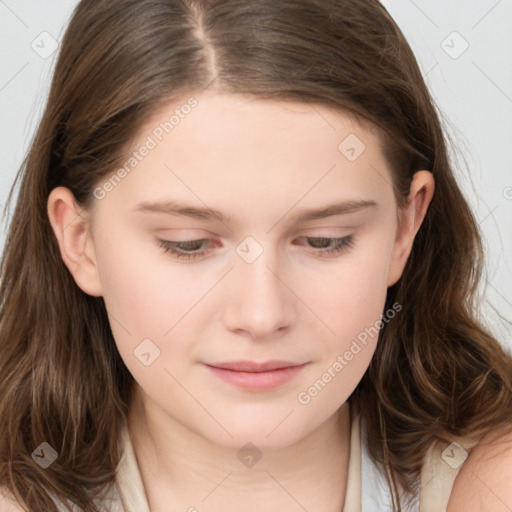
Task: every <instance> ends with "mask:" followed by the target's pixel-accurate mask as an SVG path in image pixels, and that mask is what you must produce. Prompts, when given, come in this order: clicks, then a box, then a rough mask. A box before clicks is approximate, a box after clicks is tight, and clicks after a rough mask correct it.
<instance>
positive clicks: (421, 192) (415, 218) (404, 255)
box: [387, 171, 435, 287]
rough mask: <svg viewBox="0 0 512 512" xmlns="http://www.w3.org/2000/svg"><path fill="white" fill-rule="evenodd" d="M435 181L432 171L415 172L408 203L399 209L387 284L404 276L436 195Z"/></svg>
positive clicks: (389, 284)
mask: <svg viewBox="0 0 512 512" xmlns="http://www.w3.org/2000/svg"><path fill="white" fill-rule="evenodd" d="M434 188H435V182H434V177H433V175H432V173H431V172H430V171H418V172H416V173H415V174H414V176H413V179H412V182H411V186H410V191H409V196H408V201H407V205H406V206H405V207H404V208H403V209H402V210H400V211H399V214H398V215H399V216H398V226H397V231H396V237H395V242H394V246H393V252H392V255H391V261H390V267H389V273H388V283H387V286H388V287H389V286H392V285H394V284H395V283H396V282H397V281H398V280H399V279H400V277H401V276H402V273H403V271H404V268H405V265H406V264H407V260H408V259H409V255H410V253H411V250H412V246H413V242H414V238H415V236H416V233H417V232H418V230H419V229H420V226H421V224H422V223H423V220H424V219H425V215H426V213H427V209H428V206H429V204H430V202H431V200H432V197H433V195H434Z"/></svg>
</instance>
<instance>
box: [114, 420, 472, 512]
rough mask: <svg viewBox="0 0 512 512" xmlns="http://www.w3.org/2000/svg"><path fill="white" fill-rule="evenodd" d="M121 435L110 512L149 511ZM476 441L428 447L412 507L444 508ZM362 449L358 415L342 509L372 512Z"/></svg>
mask: <svg viewBox="0 0 512 512" xmlns="http://www.w3.org/2000/svg"><path fill="white" fill-rule="evenodd" d="M121 435H122V438H123V442H124V446H125V451H124V454H123V456H122V458H121V460H120V461H119V466H118V471H117V478H116V484H117V488H114V491H113V493H114V494H113V495H112V496H110V498H107V500H108V501H109V502H114V503H113V504H115V506H114V507H112V508H111V510H112V511H113V512H114V511H116V512H150V510H149V505H148V502H147V498H146V493H145V490H144V485H143V482H142V478H141V475H140V472H139V467H138V464H137V459H136V456H135V452H134V450H133V446H132V443H131V441H130V436H129V433H128V429H127V428H125V429H124V430H123V432H122V434H121ZM475 444H476V443H474V442H472V441H468V442H465V441H464V440H462V441H459V443H458V445H454V444H453V443H452V444H450V445H448V443H436V444H435V445H432V446H431V447H430V449H429V451H428V452H427V455H426V457H425V462H424V465H423V468H422V471H421V484H420V500H419V508H415V510H419V512H445V511H446V506H447V504H448V500H449V498H450V493H451V489H452V486H453V482H454V480H455V477H456V476H457V474H458V472H459V470H460V466H461V465H462V462H463V458H464V457H463V456H464V454H465V452H464V450H466V451H467V452H469V451H470V449H471V448H472V447H473V446H474V445H475ZM461 447H462V448H463V449H464V450H462V448H461ZM362 450H365V447H363V446H362V445H361V422H360V418H359V417H358V418H355V419H353V421H352V424H351V437H350V457H349V466H348V481H347V492H346V496H345V505H344V507H343V510H342V512H374V511H373V510H362V508H361V506H362V501H363V500H362V496H361V490H362V478H361V467H362V464H361V461H362ZM443 452H444V454H443ZM461 455H462V457H461Z"/></svg>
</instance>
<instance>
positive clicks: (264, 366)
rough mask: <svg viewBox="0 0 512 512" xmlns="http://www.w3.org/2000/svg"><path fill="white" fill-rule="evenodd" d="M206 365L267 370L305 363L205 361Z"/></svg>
mask: <svg viewBox="0 0 512 512" xmlns="http://www.w3.org/2000/svg"><path fill="white" fill-rule="evenodd" d="M207 364H208V366H214V367H216V368H222V369H225V370H233V371H238V372H254V373H260V372H268V371H271V370H277V369H279V368H290V367H292V366H302V365H303V364H306V363H296V362H294V361H277V360H273V361H264V362H261V363H258V362H256V361H226V362H221V363H207Z"/></svg>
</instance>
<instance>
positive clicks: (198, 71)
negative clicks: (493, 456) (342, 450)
mask: <svg viewBox="0 0 512 512" xmlns="http://www.w3.org/2000/svg"><path fill="white" fill-rule="evenodd" d="M206 87H208V88H209V89H211V90H214V91H221V92H229V93H248V94H253V95H255V96H257V97H260V98H271V99H281V100H283V101H284V100H299V101H303V102H310V103H312V104H314V103H318V104H327V105H330V106H331V107H333V108H338V109H341V110H344V111H346V112H350V113H353V114H355V115H356V116H358V118H359V119H360V120H362V121H364V122H365V123H368V125H369V126H372V127H375V129H377V130H378V132H379V134H380V137H381V138H380V140H381V142H382V149H383V151H384V154H385V156H386V158H387V161H388V163H389V166H390V169H392V171H393V187H394V191H395V197H396V201H397V204H398V205H399V206H403V205H404V204H405V203H406V199H407V195H408V192H409V185H410V182H411V178H412V175H413V173H414V172H415V171H417V170H420V169H426V170H429V171H431V172H432V173H433V176H434V178H435V194H434V197H433V199H432V202H431V204H430V206H429V209H428V211H427V215H426V217H425V219H424V222H423V224H422V226H421V227H420V230H419V232H418V234H417V236H416V239H415V241H414V245H413V248H412V252H411V255H410V257H409V260H408V262H407V266H406V268H405V270H404V273H403V275H402V277H401V278H400V279H399V281H398V282H397V283H396V284H395V285H393V286H391V287H390V288H388V295H387V299H386V310H387V309H389V308H390V307H391V305H392V304H394V303H395V302H398V303H399V304H401V305H402V310H401V311H400V313H399V314H398V315H397V316H396V317H395V318H394V319H393V321H390V322H388V323H387V324H386V325H384V326H383V328H382V329H381V332H380V337H379V342H378V344H377V349H376V352H375V355H374V357H373V359H372V361H371V364H370V366H369V368H368V371H367V372H366V373H365V375H364V377H363V378H362V380H361V381H360V383H359V384H358V386H357V388H356V389H355V391H354V393H353V394H352V395H351V396H350V398H349V402H350V404H351V410H353V411H354V412H355V413H357V414H361V415H362V417H363V418H364V421H365V424H366V428H367V432H368V449H369V453H370V455H371V456H372V458H373V459H374V460H375V461H378V462H380V463H382V464H384V465H385V467H387V468H388V469H390V470H392V471H391V473H390V474H391V478H389V480H388V482H389V485H390V488H391V489H392V491H393V496H395V497H396V496H397V495H398V494H397V485H396V484H397V481H398V482H400V484H401V485H402V486H403V487H404V488H405V489H406V490H408V491H410V490H412V488H413V484H414V483H415V482H417V478H418V475H419V471H420V468H421V464H422V461H423V457H424V455H425V453H426V451H427V449H428V447H429V446H430V445H431V443H432V442H433V441H436V440H448V441H451V440H453V439H454V438H456V437H458V436H472V437H475V438H477V437H479V436H481V435H483V434H485V433H486V432H489V431H491V430H495V429H498V428H504V427H507V426H508V427H509V428H510V425H512V360H511V357H510V355H509V354H507V353H506V352H505V351H504V350H503V348H502V346H501V345H500V343H499V342H498V341H497V340H496V339H495V338H494V337H493V336H492V335H491V334H490V333H489V332H488V331H487V330H486V328H485V327H484V326H483V324H482V323H481V321H479V320H478V310H477V306H478V304H476V300H475V297H476V290H477V285H478V283H479V280H480V279H481V274H482V269H483V251H482V242H481V234H480V233H479V230H478V225H477V223H476V222H475V218H474V216H473V214H472V212H471V211H470V208H469V206H468V203H467V201H466V199H465V198H464V196H463V194H462V193H461V190H460V189H459V186H458V185H457V183H456V181H455V178H454V173H453V165H452V163H451V162H450V161H449V157H448V154H447V145H446V141H447V136H446V135H445V133H444V130H443V127H442V124H441V122H440V116H439V114H438V111H437V107H436V105H435V104H434V101H433V99H432V97H431V96H430V94H429V91H428V89H427V86H426V84H425V82H424V80H423V77H422V74H421V72H420V70H419V67H418V64H417V62H416V60H415V57H414V55H413V53H412V51H411V49H410V47H409V45H408V44H407V42H406V40H405V38H404V36H403V34H402V32H401V31H400V29H399V28H398V26H397V25H396V23H395V22H394V21H393V19H392V18H391V17H390V15H389V14H388V12H387V11H386V10H385V8H384V7H383V6H382V5H381V4H380V3H379V2H378V1H377V0H280V1H278V2H276V1H274V0H255V1H251V2H247V1H245V0H195V1H194V0H82V1H81V2H80V3H79V4H78V6H77V7H76V9H75V11H74V13H73V16H72V19H71V21H70V23H69V25H68V28H67V31H66V33H65V36H64V39H63V41H62V44H61V49H60V54H59V56H58V60H57V62H56V67H55V71H54V74H53V78H52V83H51V89H50V94H49V98H48V101H47V104H46V108H45V110H44V114H43V116H42V120H41V122H40V125H39V127H38V130H37V132H36V134H35V136H34V139H33V141H32V144H31V147H30V150H29V152H28V154H27V156H26V158H25V160H24V162H23V164H22V166H21V168H20V170H19V172H18V175H17V177H16V181H15V183H14V185H13V188H12V189H11V193H10V195H9V203H10V202H11V201H12V198H13V196H14V191H15V187H16V185H17V184H18V182H19V192H18V197H17V200H16V208H15V210H14V215H13V218H12V220H11V222H10V227H9V231H8V235H7V238H6V244H5V249H4V253H3V258H2V266H1V279H2V281H1V286H0V307H1V310H0V375H1V380H0V397H1V402H0V432H1V434H0V485H1V486H5V487H6V488H7V489H8V490H9V491H10V492H11V493H13V494H14V495H15V496H16V498H17V499H18V501H20V503H25V504H26V506H27V507H28V509H29V510H30V511H33V512H39V511H41V510H45V511H57V509H56V506H55V503H54V501H53V500H52V497H51V495H53V496H54V497H56V498H57V499H58V500H61V501H62V502H66V501H68V500H69V501H70V502H73V503H75V504H77V505H78V506H79V507H80V508H81V509H83V510H84V511H86V512H96V511H97V507H96V506H95V505H94V504H93V497H94V495H95V493H97V492H99V491H100V490H101V489H103V488H105V486H109V485H111V484H112V483H113V482H114V479H115V470H116V465H117V463H118V461H119V457H120V453H121V446H120V443H119V432H120V430H121V428H122V426H123V425H124V424H125V422H126V418H127V412H128V408H129V405H130V401H131V397H132V389H133V383H134V381H133V377H132V376H131V374H130V373H129V371H128V370H127V368H126V366H125V365H124V363H123V361H122V359H121V357H120V355H119V353H118V351H117V349H116V345H115V341H114V339H113V336H112V332H111V330H110V325H109V318H108V315H107V312H106V309H105V304H104V301H103V299H102V297H92V296H89V295H87V294H85V293H84V292H83V291H81V289H80V288H79V287H78V286H77V284H76V282H75V281H74V279H73V278H72V276H71V274H70V272H69V271H68V269H67V268H66V266H65V265H64V263H63V261H62V259H61V257H60V252H59V248H58V244H57V241H56V238H55V236H54V234H53V232H52V230H51V226H50V223H49V220H48V215H47V200H48V196H49V194H50V191H51V190H52V189H53V188H54V187H56V186H66V187H68V188H69V189H70V190H71V191H72V192H73V194H74V195H75V198H76V199H77V201H78V202H79V204H80V205H81V207H83V208H87V207H88V206H90V204H91V202H92V199H93V190H94V186H95V184H96V183H98V182H100V180H101V179H104V177H105V176H107V175H109V174H111V173H112V172H113V171H114V170H115V169H118V168H119V166H121V165H122V163H123V162H124V158H125V152H126V148H128V147H129V146H130V143H131V142H132V141H133V137H134V135H135V134H136V131H137V129H138V128H139V127H141V126H142V124H143V123H144V122H145V121H146V120H147V119H148V116H150V115H152V114H153V113H154V112H155V110H156V109H157V108H158V107H159V106H160V105H161V104H163V103H164V102H168V101H170V100H171V99H173V98H179V97H183V95H188V96H190V95H192V94H193V93H194V92H195V91H201V90H204V89H205V88H206ZM7 210H8V208H6V211H7ZM42 442H47V443H48V444H49V445H51V446H52V447H53V448H55V449H56V451H57V452H58V460H57V461H56V462H55V463H54V464H52V465H51V466H50V467H49V468H47V469H42V468H41V467H39V465H38V464H35V463H34V460H33V459H32V457H31V454H32V452H33V451H34V450H35V449H36V448H37V447H38V446H39V445H40V444H41V443H42ZM394 501H395V499H394ZM396 501H397V503H396V504H395V506H396V508H395V510H401V507H400V503H399V500H396Z"/></svg>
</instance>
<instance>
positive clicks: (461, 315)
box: [0, 0, 512, 512]
mask: <svg viewBox="0 0 512 512" xmlns="http://www.w3.org/2000/svg"><path fill="white" fill-rule="evenodd" d="M18 177H19V179H20V180H21V182H20V189H19V194H18V197H17V203H16V209H15V212H14V217H13V219H12V221H11V225H10V230H9V233H8V237H7V240H6V247H5V251H4V254H3V258H2V274H1V277H2V281H1V287H0V299H1V300H0V303H1V316H0V374H1V381H0V397H1V399H0V432H1V434H0V460H1V465H0V468H1V469H0V485H1V486H2V490H3V492H2V494H3V495H4V496H5V497H4V498H3V501H2V502H1V503H0V510H2V511H9V510H14V511H16V510H29V511H31V512H39V511H42V510H44V511H57V510H84V511H87V512H89V511H91V512H92V511H99V510H101V511H103V510H111V511H114V510H118V511H120V510H124V511H125V512H132V511H133V512H146V511H149V510H151V512H164V511H165V512H167V511H188V512H192V511H200V512H213V511H219V510H222V511H224V512H226V511H227V512H230V511H233V510H241V509H242V510H244V511H249V512H257V511H261V510H263V509H264V510H266V511H270V512H276V511H280V512H288V511H296V510H309V511H313V510H314V511H316V512H335V511H336V512H339V511H344V512H354V511H363V512H372V511H379V512H380V511H387V510H389V511H391V510H393V511H405V510H409V511H413V510H417V511H421V512H426V511H429V512H431V511H436V512H437V511H442V510H447V511H448V512H457V511H465V512H468V511H480V510H493V511H497V510H501V509H502V510H510V507H512V495H511V493H510V489H509V487H510V486H509V485H508V482H507V478H508V475H510V474H511V473H512V448H511V446H512V433H511V431H512V428H511V424H512V360H511V358H510V355H509V354H508V353H506V352H505V351H504V350H503V348H502V347H501V345H500V343H499V340H495V339H494V338H493V336H492V335H491V334H490V333H489V332H488V331H487V330H486V329H485V328H484V326H483V325H482V324H481V323H480V322H479V320H478V304H476V301H475V297H476V293H475V292H476V287H477V285H478V282H479V279H480V276H481V272H482V246H481V239H480V234H479V232H478V229H477V224H476V222H475V218H474V216H473V214H472V212H471V211H470V209H469V207H468V203H467V201H466V200H465V198H464V197H463V195H462V193H461V191H460V189H459V187H458V185H457V183H456V181H455V179H454V175H453V172H452V168H451V166H450V162H449V158H448V155H447V149H446V135H445V134H444V132H443V130H442V126H441V123H440V121H439V118H438V114H437V111H436V107H435V105H434V103H433V100H432V98H431V96H430V94H429V92H428V90H427V87H426V85H425V83H424V80H423V78H422V76H421V73H420V71H419V69H418V65H417V62H416V60H415V58H414V55H413V53H412V51H411V49H410V47H409V46H408V44H407V42H406V41H405V39H404V37H403V35H402V33H401V32H400V30H399V28H398V27H397V25H396V24H395V23H394V21H393V20H392V19H391V17H390V16H389V14H388V13H387V12H386V10H385V9H384V8H383V6H382V5H381V4H380V3H379V2H377V1H376V0H357V1H339V0H337V1H334V0H299V1H297V0H294V1H279V2H275V1H271V0H257V1H253V2H245V1H241V0H223V1H221V0H212V1H206V0H203V1H192V0H158V1H157V0H108V1H106V0H97V1H94V2H91V1H89V0H84V1H82V2H80V3H79V5H78V6H77V8H76V10H75V12H74V15H73V17H72V19H71V22H70V24H69V27H68V29H67V32H66V34H65V37H64V40H63V42H62V45H61V50H60V55H59V58H58V61H57V64H56V69H55V74H54V77H53V82H52V85H51V91H50V95H49V98H48V103H47V106H46V109H45V112H44V115H43V118H42V121H41V124H40V126H39V129H38V131H37V133H36V136H35V138H34V140H33V142H32V146H31V148H30V151H29V153H28V155H27V158H26V160H25V162H24V165H23V166H22V169H21V171H20V173H19V176H18ZM13 190H14V188H13ZM12 194H13V191H11V196H10V199H12ZM500 507H501V508H500ZM507 507H508V508H507Z"/></svg>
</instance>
